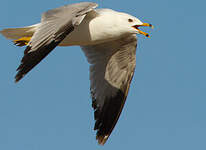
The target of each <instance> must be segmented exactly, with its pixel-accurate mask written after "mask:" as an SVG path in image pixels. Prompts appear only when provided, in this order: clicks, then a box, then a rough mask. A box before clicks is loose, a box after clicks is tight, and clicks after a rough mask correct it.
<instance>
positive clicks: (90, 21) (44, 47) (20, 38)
mask: <svg viewBox="0 0 206 150" xmlns="http://www.w3.org/2000/svg"><path fill="white" fill-rule="evenodd" d="M97 6H98V4H96V3H92V2H81V3H75V4H71V5H65V6H62V7H59V8H56V9H52V10H49V11H47V12H45V13H43V14H42V17H41V22H40V23H38V24H34V25H31V26H26V27H22V28H8V29H3V30H2V31H0V33H1V34H2V35H3V36H5V37H6V38H8V39H12V40H13V42H14V44H15V45H17V46H26V49H25V51H24V56H23V58H22V60H21V64H20V65H19V67H18V68H17V71H18V72H17V74H16V76H15V82H18V81H19V80H21V79H22V78H23V77H24V76H25V75H26V74H27V73H28V72H29V71H30V70H31V69H33V68H34V67H35V66H36V65H37V64H38V63H39V62H40V61H41V60H42V59H44V58H45V57H46V56H47V55H48V54H49V53H50V52H51V51H52V50H53V49H54V48H55V47H56V46H73V45H79V46H80V47H81V49H82V50H83V52H84V54H85V56H86V57H87V60H88V62H89V64H90V91H91V98H92V107H93V108H94V119H95V125H94V130H97V133H96V139H97V140H98V143H99V144H101V145H104V144H105V142H106V141H107V139H108V138H109V136H110V134H111V133H112V130H113V129H114V127H115V125H116V123H117V121H118V119H119V116H120V114H121V112H122V109H123V106H124V104H125V101H126V98H127V95H128V91H129V88H130V83H131V80H132V77H133V75H134V70H135V65H136V47H137V37H136V34H143V35H145V36H146V37H149V35H148V34H147V33H145V32H143V31H141V30H140V29H139V27H142V26H148V27H153V26H152V25H151V24H149V23H143V22H141V21H140V20H139V19H138V18H136V17H134V16H131V15H129V14H126V13H122V12H117V11H114V10H111V9H96V7H97Z"/></svg>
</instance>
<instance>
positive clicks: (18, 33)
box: [0, 24, 39, 40]
mask: <svg viewBox="0 0 206 150" xmlns="http://www.w3.org/2000/svg"><path fill="white" fill-rule="evenodd" d="M38 25H39V24H35V25H32V26H27V27H23V28H7V29H3V30H1V31H0V33H1V34H2V35H3V36H5V37H6V38H7V39H12V40H16V39H19V38H22V37H31V36H32V35H33V34H34V32H35V31H36V28H37V26H38Z"/></svg>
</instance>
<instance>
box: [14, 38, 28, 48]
mask: <svg viewBox="0 0 206 150" xmlns="http://www.w3.org/2000/svg"><path fill="white" fill-rule="evenodd" d="M30 40H31V37H22V38H20V39H17V40H14V41H13V42H14V44H15V45H16V46H25V45H28V43H29V41H30Z"/></svg>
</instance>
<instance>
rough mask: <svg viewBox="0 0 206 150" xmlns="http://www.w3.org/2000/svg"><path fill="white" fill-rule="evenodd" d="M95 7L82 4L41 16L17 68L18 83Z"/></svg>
mask: <svg viewBox="0 0 206 150" xmlns="http://www.w3.org/2000/svg"><path fill="white" fill-rule="evenodd" d="M96 7H97V4H96V3H90V2H82V3H77V4H72V5H66V6H63V7H60V8H56V9H53V10H49V11H47V12H46V13H44V14H43V15H42V19H41V23H40V25H39V26H38V28H37V31H36V32H35V33H34V35H33V36H32V38H31V41H30V42H29V45H28V46H27V48H26V49H25V51H24V57H23V58H22V60H21V64H20V66H19V67H18V68H17V71H18V73H17V75H16V77H15V79H16V82H18V81H19V80H20V79H21V78H23V76H24V75H25V74H26V73H28V72H29V71H30V70H31V69H32V68H33V67H35V66H36V65H37V64H38V63H39V62H40V61H41V60H42V59H43V58H45V57H46V56H47V55H48V54H49V53H50V52H51V51H52V50H53V49H54V48H55V47H56V46H57V45H58V44H59V43H60V42H61V41H62V40H63V39H64V38H65V37H66V36H67V35H68V34H69V33H71V32H72V31H73V30H74V28H75V26H78V25H79V24H80V23H81V22H82V20H83V19H84V17H85V16H86V14H87V13H88V12H90V11H92V10H93V9H94V8H96Z"/></svg>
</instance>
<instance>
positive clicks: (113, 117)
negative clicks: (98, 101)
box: [94, 90, 126, 145]
mask: <svg viewBox="0 0 206 150" xmlns="http://www.w3.org/2000/svg"><path fill="white" fill-rule="evenodd" d="M125 100H126V96H125V95H124V93H123V92H122V91H121V90H118V92H117V93H116V96H114V97H110V98H107V99H106V100H105V104H104V106H103V108H102V110H101V111H100V110H99V109H98V108H97V110H96V111H95V120H96V122H95V126H94V130H97V134H96V139H97V140H98V143H99V144H100V145H104V144H105V143H106V141H107V140H108V138H109V136H110V134H111V133H112V130H113V129H114V127H115V125H116V123H117V121H118V119H119V116H120V114H121V112H122V108H123V106H124V103H125ZM96 112H98V113H96Z"/></svg>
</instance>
